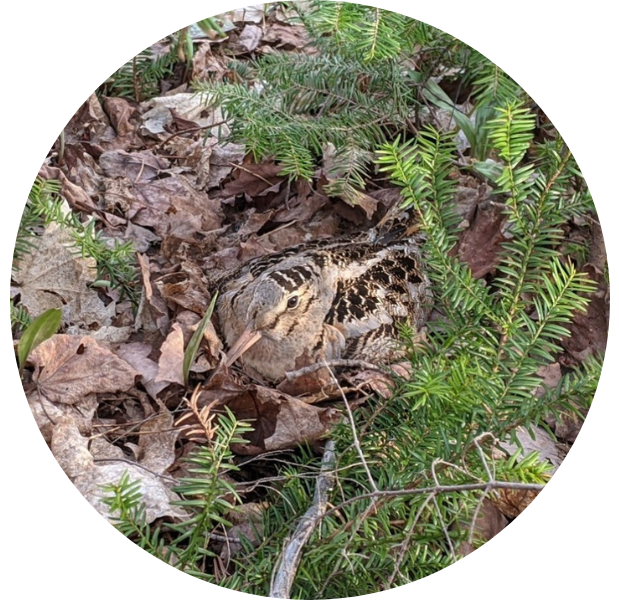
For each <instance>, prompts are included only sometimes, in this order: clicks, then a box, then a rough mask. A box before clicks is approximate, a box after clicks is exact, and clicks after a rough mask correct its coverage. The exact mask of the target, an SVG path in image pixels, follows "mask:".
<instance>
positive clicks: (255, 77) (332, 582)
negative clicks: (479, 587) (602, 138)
mask: <svg viewBox="0 0 619 600" xmlns="http://www.w3.org/2000/svg"><path fill="white" fill-rule="evenodd" d="M608 321H609V278H608V266H607V260H606V252H605V247H604V240H603V236H602V230H601V227H600V223H599V220H598V217H597V214H596V209H595V206H594V204H593V201H592V198H591V194H590V192H589V190H588V187H587V184H586V182H585V180H584V178H583V176H582V174H581V172H580V170H579V167H578V164H577V162H576V160H575V158H574V156H573V155H572V153H571V151H570V149H569V148H568V146H567V145H566V144H565V142H564V140H563V138H562V137H561V134H560V132H559V131H557V129H556V128H555V127H554V126H553V124H552V123H551V122H550V120H549V119H548V118H547V116H546V115H545V114H544V112H543V111H542V109H541V108H540V107H539V106H538V105H537V104H536V102H535V101H534V99H532V98H531V97H529V96H528V95H527V93H526V92H525V91H524V90H523V89H522V88H521V87H520V86H519V85H518V83H517V82H515V81H514V80H513V79H512V78H510V76H509V75H508V74H506V73H504V72H503V71H502V70H501V69H500V68H499V67H497V66H496V65H495V64H494V63H492V62H491V61H489V60H488V59H487V58H486V57H485V56H483V55H482V54H480V53H479V52H477V51H475V50H474V49H472V48H471V47H469V46H467V45H466V44H464V43H462V42H461V41H459V40H458V39H456V38H454V37H452V36H450V35H448V34H446V33H444V32H443V31H440V30H438V29H436V28H433V27H431V26H429V25H427V24H425V23H423V22H421V21H417V20H415V19H412V18H409V17H406V16H403V15H400V14H397V13H394V12H389V11H387V10H382V9H376V8H372V7H368V6H362V5H357V4H349V3H341V2H327V1H314V2H275V3H270V4H260V5H256V6H251V7H247V8H241V9H238V10H234V11H231V12H228V13H225V14H221V15H218V16H214V17H209V18H205V19H204V20H202V21H200V22H197V23H193V24H191V25H189V26H187V27H185V28H183V29H181V30H180V31H177V32H175V33H172V34H170V35H169V36H167V37H166V38H164V39H161V40H159V41H158V42H156V43H155V44H153V45H152V46H150V47H149V48H146V49H145V50H144V51H143V52H141V53H140V54H138V55H137V56H135V57H134V58H132V59H131V60H130V61H129V62H127V63H126V64H125V65H122V66H121V67H120V68H119V69H118V70H117V71H116V72H114V73H113V74H112V75H111V76H110V77H109V78H108V79H107V80H106V81H104V82H102V83H101V85H100V86H99V87H98V88H97V90H95V91H94V92H93V94H92V95H91V96H90V97H89V98H88V99H87V100H86V101H85V102H84V103H83V105H82V106H81V107H79V109H78V110H77V112H76V113H75V115H74V116H73V118H72V119H71V120H70V122H69V123H67V125H66V127H65V128H64V129H63V131H62V132H61V134H60V136H59V137H58V139H57V141H56V142H55V143H54V145H53V147H52V148H51V149H50V151H49V154H48V156H47V158H46V160H45V162H44V164H43V165H42V166H41V168H40V170H39V173H38V176H37V177H36V180H35V181H34V182H33V184H32V188H31V191H30V195H29V196H28V201H27V203H26V207H25V210H24V213H23V216H22V218H21V223H20V226H19V233H18V236H17V240H16V244H15V250H14V255H13V271H12V280H11V325H12V331H13V338H14V345H15V350H16V358H17V362H18V366H19V370H20V376H21V378H22V382H23V387H24V391H25V395H26V398H27V401H28V404H29V406H30V409H31V411H32V414H33V416H34V419H35V420H36V423H37V425H38V427H39V429H40V432H41V434H42V436H43V437H44V438H45V440H46V442H47V443H48V444H49V447H50V449H51V452H52V453H53V455H54V456H55V457H56V459H57V460H58V462H59V463H60V465H61V467H62V469H63V470H64V471H65V473H66V474H67V476H68V477H69V478H70V479H71V481H72V482H73V484H74V485H75V486H76V487H77V489H78V490H79V491H80V492H81V493H82V494H83V496H84V497H85V498H86V500H87V501H88V502H89V503H90V504H91V505H92V506H93V507H94V508H95V509H96V510H97V511H98V512H99V513H100V514H101V516H102V517H103V518H105V519H107V520H108V521H109V522H110V523H111V524H112V525H113V526H114V527H116V528H118V529H119V530H120V531H121V532H122V533H123V534H124V535H126V536H127V537H128V538H129V539H130V540H132V541H134V542H135V543H136V544H138V545H139V546H140V547H141V548H143V549H144V550H145V551H146V552H149V553H151V554H152V555H154V556H155V557H157V558H159V559H160V560H161V561H164V562H165V563H167V564H169V565H171V566H173V567H174V568H176V569H178V570H180V571H183V572H185V573H188V574H190V575H192V576H194V577H196V578H199V579H202V580H204V581H207V582H210V583H214V584H217V585H220V586H224V587H226V588H230V589H233V590H238V591H243V592H247V593H251V594H256V595H259V596H267V597H275V598H314V599H321V598H348V597H353V596H359V595H364V594H370V593H375V592H379V591H383V590H388V589H391V588H394V587H397V586H400V585H403V584H406V583H409V582H412V581H415V580H418V579H420V578H423V577H425V576H427V575H430V574H432V573H435V572H437V571H439V570H441V569H443V568H445V567H447V566H449V565H451V564H453V563H454V562H456V561H458V560H459V559H461V558H462V557H464V556H466V555H468V554H470V553H472V552H473V551H474V550H475V549H476V548H478V547H479V546H481V545H482V544H484V543H485V542H486V541H488V540H490V539H491V538H492V537H494V536H495V535H497V534H499V533H500V532H501V530H503V529H504V528H505V527H506V526H507V525H508V524H509V523H511V521H513V520H514V519H516V518H517V517H518V515H520V513H521V512H522V511H524V510H525V509H526V507H527V506H528V505H529V504H530V503H531V502H532V501H533V500H534V499H535V497H536V495H537V494H538V493H539V492H540V491H541V490H542V489H543V488H544V486H545V484H546V483H547V482H548V481H549V480H550V478H551V477H552V475H553V474H554V472H555V471H556V469H557V468H559V466H560V465H561V462H562V461H563V459H564V457H565V456H566V454H567V453H568V451H569V450H570V448H571V446H572V444H573V443H574V441H575V439H576V436H577V435H578V433H579V431H580V427H581V425H582V423H583V420H584V419H585V417H586V415H587V411H588V409H589V406H590V404H591V402H592V399H593V395H594V393H595V390H596V387H597V383H598V379H599V376H600V372H601V368H602V360H603V354H604V350H605V346H606V340H607V333H608Z"/></svg>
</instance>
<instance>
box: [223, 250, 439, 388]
mask: <svg viewBox="0 0 619 600" xmlns="http://www.w3.org/2000/svg"><path fill="white" fill-rule="evenodd" d="M219 290H220V297H219V301H218V309H217V311H218V318H219V323H220V325H221V329H222V332H223V336H224V339H225V342H226V345H227V346H228V348H229V351H228V353H227V357H228V358H227V364H229V365H230V364H232V363H234V362H235V361H236V360H237V359H239V358H241V357H242V362H243V364H244V366H245V367H246V368H248V370H249V371H250V372H251V370H253V371H254V372H256V373H257V374H259V375H261V376H262V377H263V378H265V379H267V380H270V381H273V382H277V381H280V380H282V379H283V378H284V377H285V374H286V372H287V371H288V372H289V371H294V370H296V369H299V368H300V367H303V366H307V365H309V364H313V363H315V362H316V361H317V360H321V359H326V360H327V361H328V360H333V359H338V358H343V359H353V360H354V359H357V360H366V361H368V360H369V361H372V362H388V361H389V360H392V359H394V358H396V357H397V355H398V345H397V343H396V341H395V338H396V337H397V331H396V323H397V322H402V321H407V320H408V322H409V323H410V324H411V326H413V327H414V328H415V330H418V329H419V328H420V327H421V326H422V325H423V324H424V323H425V321H426V318H427V314H428V308H429V304H430V298H431V294H430V291H429V282H428V279H427V276H426V275H425V274H424V272H423V270H422V263H421V257H420V253H419V247H418V246H417V244H416V242H415V241H414V240H413V239H411V238H405V239H402V240H396V241H390V242H380V241H358V242H350V241H336V242H325V241H321V242H315V243H313V244H308V245H302V246H297V247H293V248H287V249H285V250H283V251H281V252H278V253H276V254H272V255H269V256H266V257H261V258H258V259H254V260H252V261H250V262H248V263H246V264H245V265H243V266H241V267H240V268H238V269H237V270H235V271H234V272H233V273H232V274H230V275H228V276H226V277H225V278H223V279H222V280H220V282H219Z"/></svg>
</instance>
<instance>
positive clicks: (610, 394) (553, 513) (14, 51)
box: [0, 0, 619, 600]
mask: <svg viewBox="0 0 619 600" xmlns="http://www.w3.org/2000/svg"><path fill="white" fill-rule="evenodd" d="M374 4H375V5H380V6H383V7H386V8H391V9H393V10H398V11H399V12H404V13H406V14H408V15H409V16H412V17H415V18H418V19H421V20H424V21H426V22H428V23H430V24H432V25H435V26H437V27H440V28H442V29H444V30H445V31H447V32H449V33H451V34H452V35H455V36H456V37H458V38H460V39H462V40H463V41H464V42H466V43H468V44H470V45H472V46H474V47H475V48H477V49H478V50H480V51H481V52H483V53H484V54H486V55H487V56H488V57H489V58H491V59H492V60H494V61H495V62H496V63H498V64H499V65H500V66H501V67H502V68H503V69H504V70H505V71H507V72H508V73H509V74H510V75H512V76H513V77H514V78H515V79H516V80H517V81H518V82H519V83H520V85H522V87H524V88H525V89H526V90H527V91H528V92H529V93H530V94H531V96H532V97H533V98H534V99H535V100H536V101H537V102H538V104H539V105H540V106H541V107H542V108H543V110H544V111H545V112H546V113H547V114H548V116H549V117H550V119H551V120H552V121H553V123H554V124H555V125H556V126H557V128H558V129H559V130H560V131H561V133H562V134H563V136H564V138H565V139H566V141H567V143H568V144H569V146H570V148H571V149H572V151H573V152H574V155H575V156H576V158H577V160H578V162H579V164H580V166H581V168H582V170H583V172H584V174H585V177H586V179H587V182H588V183H589V185H590V188H591V190H592V193H593V197H594V200H595V203H596V205H597V207H598V211H599V215H600V218H601V222H602V226H603V230H604V235H605V238H606V243H607V248H608V253H609V258H610V261H611V262H610V265H611V280H612V277H613V276H614V273H615V271H614V268H615V265H616V264H617V260H618V259H617V244H616V235H617V233H616V232H615V229H614V228H615V227H616V226H617V207H616V203H617V201H618V199H617V193H616V187H617V186H616V185H615V179H616V176H617V172H618V171H619V169H618V166H617V163H616V156H617V151H616V145H617V141H618V135H617V134H618V127H617V84H616V77H617V70H616V59H617V53H616V45H615V42H614V41H613V39H614V38H615V30H614V29H615V23H616V17H615V15H614V11H613V10H612V8H611V7H612V3H610V2H602V1H598V0H593V1H591V0H590V1H588V2H579V3H570V2H565V1H548V0H546V1H540V0H537V1H535V2H532V1H530V0H520V1H518V2H500V1H497V0H493V1H485V0H483V1H479V0H458V1H451V0H449V1H447V0H441V1H439V2H433V1H432V0H424V1H423V2H415V1H412V2H406V3H404V2H395V1H390V2H379V1H378V0H375V2H374ZM5 6H6V5H5ZM236 6H237V5H236V3H234V2H231V1H230V0H226V1H219V2H205V1H202V2H197V1H194V0H183V1H182V2H161V1H160V0H151V1H149V2H139V3H138V2H130V1H128V0H124V1H122V2H121V1H118V0H104V1H101V2H92V1H84V0H82V1H80V2H75V1H66V0H57V1H55V2H24V1H23V0H22V2H20V3H12V4H11V8H10V12H9V9H8V8H3V9H2V12H3V15H2V20H1V22H2V25H3V27H2V29H3V31H2V34H0V44H2V54H1V56H2V63H1V64H2V68H1V70H0V77H1V81H2V93H1V94H0V102H1V106H2V109H1V113H0V114H1V115H2V118H1V121H0V148H1V153H2V154H1V158H0V169H1V171H0V172H1V173H2V187H1V189H2V192H1V194H2V196H1V197H2V208H1V209H0V210H1V215H2V216H1V218H0V226H1V227H2V235H1V236H0V243H1V244H2V251H1V265H2V276H3V278H4V279H3V280H4V282H5V286H6V287H5V288H4V289H5V294H6V293H7V292H8V289H7V288H8V283H9V275H10V257H11V253H12V248H13V243H14V239H15V234H16V231H17V224H18V222H19V217H20V214H21V211H22V209H23V205H24V202H25V199H26V196H27V194H28V191H29V189H30V185H31V183H32V181H33V179H34V177H35V175H36V173H37V170H38V168H39V166H40V165H41V163H42V162H43V159H44V157H45V155H46V153H47V150H48V149H49V148H50V147H51V145H52V143H53V142H54V140H55V138H56V136H57V135H58V133H59V132H60V130H61V129H62V127H63V126H64V124H65V123H66V122H67V121H68V120H69V118H70V117H71V116H72V115H73V113H74V112H75V111H76V110H77V108H78V107H79V105H80V104H81V103H82V102H83V101H84V100H85V99H86V98H87V96H88V95H89V94H90V93H91V92H92V91H93V90H94V89H95V88H96V87H97V86H98V85H99V84H100V83H101V82H102V81H103V80H104V79H105V78H106V77H107V76H108V75H109V74H110V73H112V72H113V71H114V70H115V69H116V68H118V67H119V66H120V65H121V64H123V63H124V62H126V61H127V60H129V59H130V58H131V57H132V56H133V55H135V54H136V53H138V52H139V51H140V50H142V49H143V48H144V47H146V46H148V45H149V44H151V43H153V42H154V41H156V40H157V39H159V38H161V37H163V36H164V35H166V34H169V33H171V32H172V31H176V30H178V29H180V28H181V27H183V26H185V25H187V24H189V23H192V22H195V21H196V20H199V19H202V18H205V17H207V16H212V15H215V14H218V13H220V12H223V11H224V10H229V9H231V8H235V7H236ZM7 317H8V307H7V310H6V311H5V317H4V319H3V321H2V322H3V326H2V343H1V344H0V349H1V351H2V360H1V362H0V364H1V365H2V366H3V374H4V377H3V380H4V381H5V386H6V387H5V389H6V390H7V393H6V394H3V396H4V397H3V398H2V409H1V411H0V418H1V419H2V428H1V432H2V433H1V435H0V442H1V453H0V457H1V459H2V471H1V472H0V473H1V475H0V477H1V481H2V507H1V510H0V532H1V539H2V542H1V543H0V553H1V554H2V558H1V562H0V564H2V570H3V572H4V575H3V576H2V587H3V588H5V590H6V591H7V592H9V593H10V594H11V597H14V596H16V597H18V598H24V597H30V596H32V595H34V594H36V593H37V592H38V593H42V594H44V596H45V597H47V598H56V597H63V598H66V599H73V598H81V597H84V596H86V597H88V598H93V599H98V598H110V597H119V598H125V597H132V596H136V595H139V596H140V597H141V598H166V597H169V596H172V595H174V596H175V597H177V598H178V597H183V596H185V595H186V596H187V597H192V596H190V595H194V594H195V595H200V596H204V595H209V596H217V597H222V598H224V597H226V598H240V596H239V595H238V594H237V593H235V592H230V591H227V590H223V589H220V588H218V587H215V586H208V584H205V583H203V582H200V581H198V580H196V579H193V578H192V577H190V576H188V575H184V574H182V573H179V572H177V571H175V570H174V569H172V568H170V567H167V566H165V565H164V564H163V563H161V562H159V561H158V560H157V559H155V558H152V557H151V556H149V555H148V554H146V553H145V552H143V551H142V550H139V549H138V548H137V547H136V546H134V545H133V544H132V543H131V542H129V541H128V540H126V539H125V538H124V537H123V536H122V535H121V534H119V533H117V532H116V531H115V530H114V529H113V528H112V527H111V526H110V525H108V524H107V523H106V522H105V521H104V520H103V519H102V518H100V517H99V516H98V515H97V514H96V513H95V512H94V510H93V509H91V508H90V506H89V505H88V504H87V503H86V501H85V500H84V499H83V498H82V497H81V495H80V494H79V493H78V492H77V491H76V490H75V488H74V487H73V486H72V484H71V483H70V482H69V480H68V479H67V478H66V477H65V475H64V474H63V473H62V471H61V469H60V467H59V466H58V464H57V463H56V461H55V460H54V459H53V457H52V455H51V453H50V452H49V450H48V449H47V446H46V445H45V443H44V442H43V439H42V438H41V436H40V435H39V433H38V430H37V428H36V426H35V423H34V420H33V419H32V417H31V416H30V413H29V410H28V407H27V404H26V401H25V398H24V394H23V391H22V388H21V385H20V382H19V378H18V375H17V369H16V367H15V361H14V356H13V350H12V347H11V342H10V337H9V336H10V333H9V320H8V318H7ZM615 337H616V336H611V339H610V345H609V349H608V353H607V358H606V364H605V368H604V372H603V375H602V380H601V382H600V387H599V390H598V393H597V395H596V398H595V401H594V404H593V408H592V410H591V412H590V415H589V418H588V419H587V422H586V423H585V425H584V427H583V430H582V433H581V435H580V436H579V438H578V440H577V441H576V444H575V446H574V448H573V450H572V451H571V452H570V454H569V456H568V457H567V459H566V460H565V463H564V464H563V466H562V467H561V468H560V469H559V471H558V473H557V475H556V476H555V477H554V478H553V479H552V481H551V483H550V484H549V485H548V487H547V489H546V490H545V491H544V492H542V494H541V495H540V497H539V498H538V499H537V500H536V501H535V502H534V503H533V504H532V505H531V507H530V508H528V509H527V510H526V511H525V513H524V514H523V515H521V516H520V517H519V518H518V519H517V520H516V521H515V522H514V523H513V524H512V525H511V526H510V527H509V528H508V529H506V530H505V531H504V532H503V533H501V534H500V535H499V536H498V537H497V538H495V539H494V540H492V541H491V542H490V543H488V544H486V545H485V546H484V547H483V548H482V549H480V550H479V551H477V552H475V553H474V554H473V555H472V556H470V557H468V558H466V559H465V560H463V561H460V562H459V563H458V564H456V565H454V566H452V567H450V568H448V569H446V570H445V571H442V572H440V573H438V574H436V575H433V576H431V577H428V578H426V579H423V580H421V581H418V582H416V583H414V584H411V585H410V586H406V587H404V588H400V589H398V590H392V591H390V592H385V593H384V595H387V594H388V595H389V596H390V597H391V598H396V597H400V598H404V597H407V596H408V595H410V594H411V593H412V594H414V595H415V596H416V597H424V595H425V596H427V595H428V594H433V595H438V597H443V596H447V595H448V594H449V595H451V594H454V595H456V597H458V598H465V599H466V598H476V599H478V598H486V597H498V598H501V599H502V600H506V599H511V598H522V597H526V598H527V599H537V598H545V597H547V596H553V597H559V598H562V599H571V598H581V597H583V596H591V597H594V598H595V597H604V598H606V597H610V596H612V595H613V593H612V589H615V590H616V588H617V586H616V584H614V581H613V575H614V573H613V571H612V569H613V568H616V564H617V560H616V559H617V533H618V528H617V521H618V518H617V514H616V506H617V494H616V492H617V478H616V473H617V469H616V463H617V459H616V446H617V442H616V441H615V440H617V427H618V425H619V415H618V411H617V404H616V401H615V394H614V389H615V388H614V386H616V385H617V375H616V370H617V367H616V359H617V356H616V354H617V343H616V339H614V338H615ZM3 387H4V386H3ZM615 593H616V592H615ZM6 597H8V596H6Z"/></svg>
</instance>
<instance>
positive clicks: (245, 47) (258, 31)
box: [229, 25, 262, 54]
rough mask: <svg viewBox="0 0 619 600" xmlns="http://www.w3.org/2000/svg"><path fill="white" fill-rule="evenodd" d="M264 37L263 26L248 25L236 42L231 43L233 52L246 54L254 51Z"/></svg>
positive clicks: (230, 46)
mask: <svg viewBox="0 0 619 600" xmlns="http://www.w3.org/2000/svg"><path fill="white" fill-rule="evenodd" d="M261 39H262V28H260V27H258V26H257V25H246V26H245V27H244V28H243V31H242V32H241V34H240V35H239V37H238V39H237V40H236V42H235V43H233V44H232V43H231V44H230V45H229V48H230V50H232V51H233V52H236V53H239V54H244V53H247V52H253V51H254V50H255V49H256V48H257V47H258V44H259V43H260V40H261Z"/></svg>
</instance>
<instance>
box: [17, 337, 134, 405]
mask: <svg viewBox="0 0 619 600" xmlns="http://www.w3.org/2000/svg"><path fill="white" fill-rule="evenodd" d="M28 363H30V364H31V365H33V366H34V373H33V375H32V379H33V382H34V383H35V384H36V387H37V391H38V393H39V395H40V396H42V397H43V398H45V399H47V400H49V401H50V402H55V403H58V404H77V403H78V402H81V401H83V400H84V398H85V397H86V396H87V395H88V394H95V393H99V394H100V393H114V392H119V391H127V390H128V389H129V388H131V387H132V386H133V384H134V383H135V378H136V376H137V374H138V373H137V372H136V371H135V369H133V368H132V367H131V366H130V365H129V364H128V363H127V362H125V361H124V360H123V359H122V358H119V357H118V356H116V354H114V353H113V352H111V351H110V350H107V349H106V348H103V347H102V346H100V345H99V344H98V343H97V342H96V341H95V340H93V339H92V338H90V337H88V336H81V337H79V336H71V335H66V334H58V335H54V336H53V337H51V338H50V339H48V340H46V341H45V342H43V343H42V344H41V345H40V346H38V347H37V348H35V349H34V350H33V351H32V353H31V354H30V357H29V358H28Z"/></svg>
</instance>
